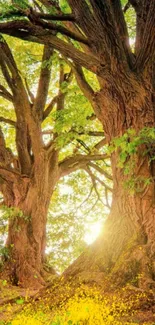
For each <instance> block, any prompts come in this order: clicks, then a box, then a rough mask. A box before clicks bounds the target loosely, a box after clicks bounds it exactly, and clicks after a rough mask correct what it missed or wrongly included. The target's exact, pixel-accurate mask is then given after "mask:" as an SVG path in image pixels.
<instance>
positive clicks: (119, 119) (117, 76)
mask: <svg viewBox="0 0 155 325" xmlns="http://www.w3.org/2000/svg"><path fill="white" fill-rule="evenodd" d="M62 3H63V6H64V7H62V9H63V8H64V12H62V10H61V7H60V6H59V1H52V0H49V1H46V0H40V1H37V2H34V6H33V7H32V6H30V5H29V4H28V2H24V5H23V6H22V8H21V7H20V5H19V2H18V1H14V4H15V9H13V8H12V9H11V10H8V11H7V12H6V13H3V15H2V17H3V19H5V21H4V22H2V23H1V24H0V31H1V32H2V33H5V34H9V35H12V36H15V37H19V38H22V39H25V40H28V41H32V42H38V43H43V44H48V45H51V46H53V47H54V48H55V49H56V50H58V51H60V52H61V53H62V55H63V56H64V57H65V58H67V59H68V63H70V65H71V66H72V68H73V70H74V72H75V74H76V77H77V80H78V83H79V85H80V87H81V89H82V90H83V92H84V94H85V96H87V98H88V99H89V100H90V101H91V103H92V106H93V108H94V112H95V114H96V116H97V117H98V119H99V120H100V121H101V123H102V125H103V129H104V132H105V136H106V140H107V143H110V142H111V141H112V139H113V138H118V137H121V136H123V135H124V134H126V135H125V138H126V145H128V148H130V143H131V138H132V136H131V133H127V130H128V129H134V130H135V131H134V132H135V136H137V137H140V138H141V140H140V141H138V144H137V147H136V149H134V150H133V151H134V157H132V158H130V154H131V153H132V148H130V149H131V150H128V151H127V152H126V153H125V156H124V157H125V158H124V160H125V161H126V162H127V161H128V162H129V159H131V162H133V158H134V164H132V165H133V170H132V178H133V180H134V184H135V188H134V191H133V192H132V194H131V193H129V192H128V191H126V190H125V188H124V183H125V182H126V181H129V176H128V175H126V174H125V173H124V170H123V168H119V167H118V164H119V159H120V158H119V156H120V155H119V153H120V152H121V153H122V154H123V149H122V147H121V146H119V145H118V147H119V149H118V150H115V151H113V153H112V154H111V164H112V170H113V180H114V191H113V203H112V208H111V213H110V215H109V218H108V220H107V222H106V225H105V230H104V234H103V236H102V237H101V238H100V239H99V240H98V241H97V243H95V244H94V245H93V246H92V248H91V249H90V252H89V254H88V252H86V253H84V254H83V255H82V256H81V257H80V258H79V259H78V260H77V261H76V262H75V264H74V265H73V266H72V267H71V268H69V270H68V271H67V273H68V274H70V275H71V274H76V273H79V272H83V271H85V270H86V269H87V268H88V267H89V268H91V269H92V271H93V270H94V271H96V270H97V271H98V272H103V271H104V272H107V270H108V272H109V269H110V270H113V274H115V273H116V274H117V275H118V274H119V272H120V273H121V269H122V272H123V274H125V276H124V277H122V276H120V277H118V276H117V278H119V280H120V281H124V279H125V280H127V281H128V280H130V278H132V279H133V278H136V279H137V280H136V281H137V283H138V285H141V284H142V282H143V285H145V284H146V285H148V284H149V285H150V283H152V281H153V279H154V275H155V269H154V262H153V259H154V254H155V205H154V160H153V159H152V158H153V155H154V143H153V140H152V142H151V143H150V141H147V140H148V138H153V137H154V136H151V137H150V136H139V134H140V133H141V134H142V132H143V131H142V130H144V128H145V131H146V130H147V132H149V131H148V130H152V132H153V133H154V130H153V128H154V123H155V118H154V116H155V115H154V113H155V111H154V110H155V107H154V102H155V97H154V87H155V83H154V59H155V29H154V25H155V15H154V12H155V1H154V0H129V1H128V3H125V1H121V0H114V1H112V0H100V1H98V0H88V1H86V0H68V1H66V2H62ZM60 4H61V2H60ZM67 5H68V7H67ZM123 5H124V7H123ZM69 8H70V11H66V12H65V10H68V9H69ZM130 8H131V9H132V10H133V12H134V15H135V16H136V22H135V36H134V39H132V41H133V43H134V49H133V45H132V46H130V43H129V32H128V24H127V22H126V19H125V13H126V12H127V11H128V10H129V9H130ZM19 17H20V19H19ZM58 22H61V23H58ZM60 34H61V35H62V36H63V38H62V36H61V37H59V35H60ZM77 43H78V46H77ZM81 66H82V67H84V68H86V69H88V70H90V71H92V72H94V73H95V74H96V75H97V76H98V80H99V83H100V91H98V92H94V91H93V90H92V88H91V86H90V84H89V83H88V82H87V80H86V78H85V75H84V72H83V70H82V69H81ZM33 130H34V133H35V128H33ZM147 135H148V133H147ZM143 138H145V139H143ZM146 138H147V140H146ZM142 140H143V141H142ZM147 180H149V181H147ZM128 251H129V253H128ZM123 254H125V255H123ZM121 256H126V260H127V261H128V263H129V262H130V263H129V265H128V266H127V265H124V266H123V265H122V263H121V261H122V258H121ZM118 259H119V263H118V265H117V263H116V262H117V261H118ZM138 274H142V275H143V281H141V277H137V275H138Z"/></svg>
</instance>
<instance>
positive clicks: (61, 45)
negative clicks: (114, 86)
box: [0, 20, 108, 77]
mask: <svg viewBox="0 0 155 325" xmlns="http://www.w3.org/2000/svg"><path fill="white" fill-rule="evenodd" d="M0 31H1V32H2V33H4V34H8V35H10V36H15V37H18V38H20V39H24V40H29V41H32V42H37V43H40V44H47V45H51V46H53V47H54V48H55V49H56V50H58V51H60V52H61V53H62V54H63V55H64V56H66V57H68V58H70V59H72V60H73V61H75V62H76V63H77V64H79V65H82V66H84V67H85V68H86V69H89V70H90V71H92V72H95V73H96V74H98V75H99V76H102V77H103V76H105V74H107V72H108V71H107V65H106V62H104V61H103V58H102V62H100V60H99V59H98V58H97V57H95V56H93V55H91V54H85V53H83V52H81V51H80V50H78V49H76V48H75V47H74V46H73V45H71V44H68V43H67V42H65V41H63V40H61V39H59V38H57V37H56V36H54V35H53V34H52V32H50V31H47V30H44V29H43V28H41V27H39V26H35V25H33V24H31V23H30V22H28V21H25V20H19V21H11V22H7V23H0Z"/></svg>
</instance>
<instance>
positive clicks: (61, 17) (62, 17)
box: [0, 8, 75, 22]
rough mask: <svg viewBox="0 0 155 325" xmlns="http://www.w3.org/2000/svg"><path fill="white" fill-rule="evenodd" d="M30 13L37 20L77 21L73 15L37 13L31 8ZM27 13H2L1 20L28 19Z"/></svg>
mask: <svg viewBox="0 0 155 325" xmlns="http://www.w3.org/2000/svg"><path fill="white" fill-rule="evenodd" d="M30 12H31V13H32V14H34V15H35V17H36V18H40V19H44V20H54V21H73V22H74V21H75V17H74V15H72V14H61V13H60V14H58V15H53V14H46V13H43V12H37V11H35V10H33V9H32V8H30ZM26 13H27V11H26V12H25V11H24V10H23V11H21V10H8V11H7V12H5V13H0V19H8V18H13V17H26V16H27V14H26Z"/></svg>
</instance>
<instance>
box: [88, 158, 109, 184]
mask: <svg viewBox="0 0 155 325" xmlns="http://www.w3.org/2000/svg"><path fill="white" fill-rule="evenodd" d="M89 166H90V167H92V168H94V169H95V170H96V171H98V172H99V173H100V174H102V175H103V176H105V177H106V178H108V179H109V180H111V181H112V180H113V178H112V176H111V175H109V174H108V173H107V172H106V171H105V170H104V169H102V168H101V167H99V166H98V165H96V164H94V163H92V162H90V163H89Z"/></svg>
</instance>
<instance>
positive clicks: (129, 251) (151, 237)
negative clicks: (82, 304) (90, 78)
mask: <svg viewBox="0 0 155 325" xmlns="http://www.w3.org/2000/svg"><path fill="white" fill-rule="evenodd" d="M118 83H120V81H118ZM122 85H123V86H125V85H124V84H123V83H122ZM128 86H129V88H128V90H129V89H130V86H131V85H130V84H129V85H128ZM106 87H107V88H106ZM116 87H117V85H116ZM118 87H119V86H118ZM135 87H136V84H134V83H133V89H134V90H133V94H132V93H131V92H130V91H126V93H125V92H124V94H123V87H122V92H120V91H119V92H117V91H116V89H115V88H114V89H113V90H112V86H111V85H109V86H108V85H107V86H106V85H105V87H104V92H103V93H102V92H100V93H99V94H98V95H97V98H96V102H98V105H99V106H100V107H101V108H103V109H100V112H99V113H98V117H99V118H100V120H101V122H102V124H103V127H104V131H105V133H106V136H107V141H108V142H110V141H111V140H112V139H113V138H114V137H119V136H122V135H123V134H124V132H125V131H126V130H127V129H129V128H134V129H135V130H136V132H137V133H138V132H139V131H140V130H141V129H142V128H144V127H154V112H153V103H152V99H151V92H150V91H149V92H146V89H145V88H143V87H142V86H139V87H138V86H137V88H136V91H135ZM130 90H131V89H130ZM127 94H128V95H130V97H129V96H127ZM124 95H125V97H124ZM137 96H139V98H138V97H137ZM123 97H124V98H123ZM124 99H125V101H124ZM125 103H126V105H125ZM129 104H130V105H129ZM103 105H104V106H105V105H106V108H105V107H103ZM128 105H129V106H128ZM103 112H104V114H103ZM146 150H147V152H148V153H147V154H145V155H143V153H144V151H146ZM151 150H152V149H151ZM149 151H150V150H149V148H146V147H144V146H141V147H140V148H139V149H138V153H137V154H136V155H135V157H134V158H133V157H131V158H129V159H130V161H131V165H132V159H135V167H134V172H133V175H132V177H133V181H134V183H135V191H134V193H131V192H130V190H129V188H125V182H126V181H127V180H128V178H129V176H126V175H125V174H124V171H123V168H122V169H121V168H119V167H118V162H119V149H118V150H117V152H114V153H113V154H112V156H111V164H112V170H113V181H114V188H113V201H112V207H111V212H110V215H109V217H108V219H107V221H106V223H105V225H104V229H103V232H102V234H101V235H100V237H99V238H98V239H97V240H96V242H95V243H94V244H92V245H91V246H90V247H89V248H88V249H87V250H86V251H85V252H84V253H83V254H82V255H81V256H80V257H79V258H78V259H77V260H76V261H75V262H74V263H73V265H72V266H70V267H69V268H68V269H67V270H66V271H65V275H66V276H67V278H68V276H73V275H74V276H76V275H77V277H78V278H79V279H80V281H82V279H83V280H84V281H96V282H99V283H100V284H102V281H101V280H103V282H106V281H105V279H106V278H107V277H108V278H109V277H110V281H108V286H109V284H110V283H111V284H112V286H114V284H115V285H116V284H118V285H120V284H121V285H124V284H125V283H127V282H130V283H131V284H135V285H136V286H140V287H141V286H143V287H152V286H155V283H154V280H155V263H154V257H155V198H154V194H155V192H154V189H155V186H154V175H153V169H154V168H152V167H151V165H150V162H149V160H150V152H149ZM152 164H153V161H152ZM146 179H149V180H150V181H151V183H150V184H149V185H146V184H145V180H146ZM88 270H89V271H88Z"/></svg>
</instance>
